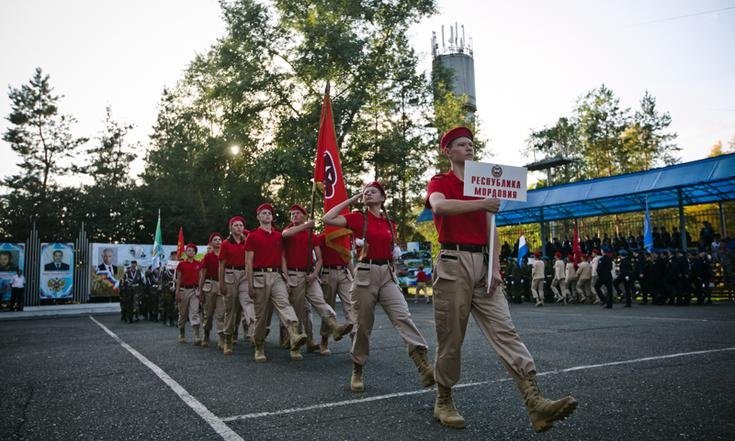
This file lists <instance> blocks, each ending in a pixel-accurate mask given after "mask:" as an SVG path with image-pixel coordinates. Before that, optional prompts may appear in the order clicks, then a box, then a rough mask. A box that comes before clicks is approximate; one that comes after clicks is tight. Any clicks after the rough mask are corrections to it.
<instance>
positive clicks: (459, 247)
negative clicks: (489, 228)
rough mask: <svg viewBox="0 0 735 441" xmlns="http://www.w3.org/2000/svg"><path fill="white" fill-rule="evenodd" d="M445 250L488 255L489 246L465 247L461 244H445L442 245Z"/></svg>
mask: <svg viewBox="0 0 735 441" xmlns="http://www.w3.org/2000/svg"><path fill="white" fill-rule="evenodd" d="M441 248H442V249H443V250H455V251H467V252H470V253H487V246H485V245H465V244H461V243H443V244H441Z"/></svg>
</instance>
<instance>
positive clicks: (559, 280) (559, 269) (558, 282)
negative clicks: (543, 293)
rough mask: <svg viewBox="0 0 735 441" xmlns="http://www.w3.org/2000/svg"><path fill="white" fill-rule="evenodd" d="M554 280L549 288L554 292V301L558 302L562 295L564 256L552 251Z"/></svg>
mask: <svg viewBox="0 0 735 441" xmlns="http://www.w3.org/2000/svg"><path fill="white" fill-rule="evenodd" d="M554 259H556V260H554V280H552V281H551V290H552V291H553V292H554V301H556V302H560V301H561V300H562V298H563V297H564V296H563V294H562V292H561V291H562V284H563V283H564V276H565V274H566V272H565V270H564V258H563V257H562V256H561V253H560V252H558V251H557V252H556V253H554Z"/></svg>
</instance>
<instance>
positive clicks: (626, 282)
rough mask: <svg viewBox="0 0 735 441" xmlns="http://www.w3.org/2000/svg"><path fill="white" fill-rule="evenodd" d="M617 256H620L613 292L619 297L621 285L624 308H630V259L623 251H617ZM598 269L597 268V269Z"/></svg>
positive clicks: (631, 278) (631, 279)
mask: <svg viewBox="0 0 735 441" xmlns="http://www.w3.org/2000/svg"><path fill="white" fill-rule="evenodd" d="M618 255H619V256H620V263H619V267H620V270H619V271H618V277H616V278H615V282H614V283H613V285H614V286H615V291H616V292H617V293H618V295H621V292H620V285H623V291H624V292H623V293H622V295H624V297H625V307H626V308H630V304H631V300H630V296H631V294H632V293H631V291H632V282H633V268H632V266H631V264H630V259H629V258H628V252H627V251H625V250H620V251H618ZM598 268H599V267H598Z"/></svg>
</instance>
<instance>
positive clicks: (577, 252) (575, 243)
mask: <svg viewBox="0 0 735 441" xmlns="http://www.w3.org/2000/svg"><path fill="white" fill-rule="evenodd" d="M572 254H573V256H574V268H577V267H578V266H579V262H581V261H582V246H581V244H580V242H579V229H578V228H577V220H576V219H575V220H574V236H573V237H572Z"/></svg>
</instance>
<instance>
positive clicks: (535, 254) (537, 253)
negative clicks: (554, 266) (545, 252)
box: [533, 251, 541, 257]
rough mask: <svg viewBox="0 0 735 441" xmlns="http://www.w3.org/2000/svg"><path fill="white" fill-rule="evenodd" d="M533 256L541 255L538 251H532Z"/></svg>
mask: <svg viewBox="0 0 735 441" xmlns="http://www.w3.org/2000/svg"><path fill="white" fill-rule="evenodd" d="M533 256H534V257H541V253H539V252H538V251H536V252H535V253H533Z"/></svg>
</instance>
